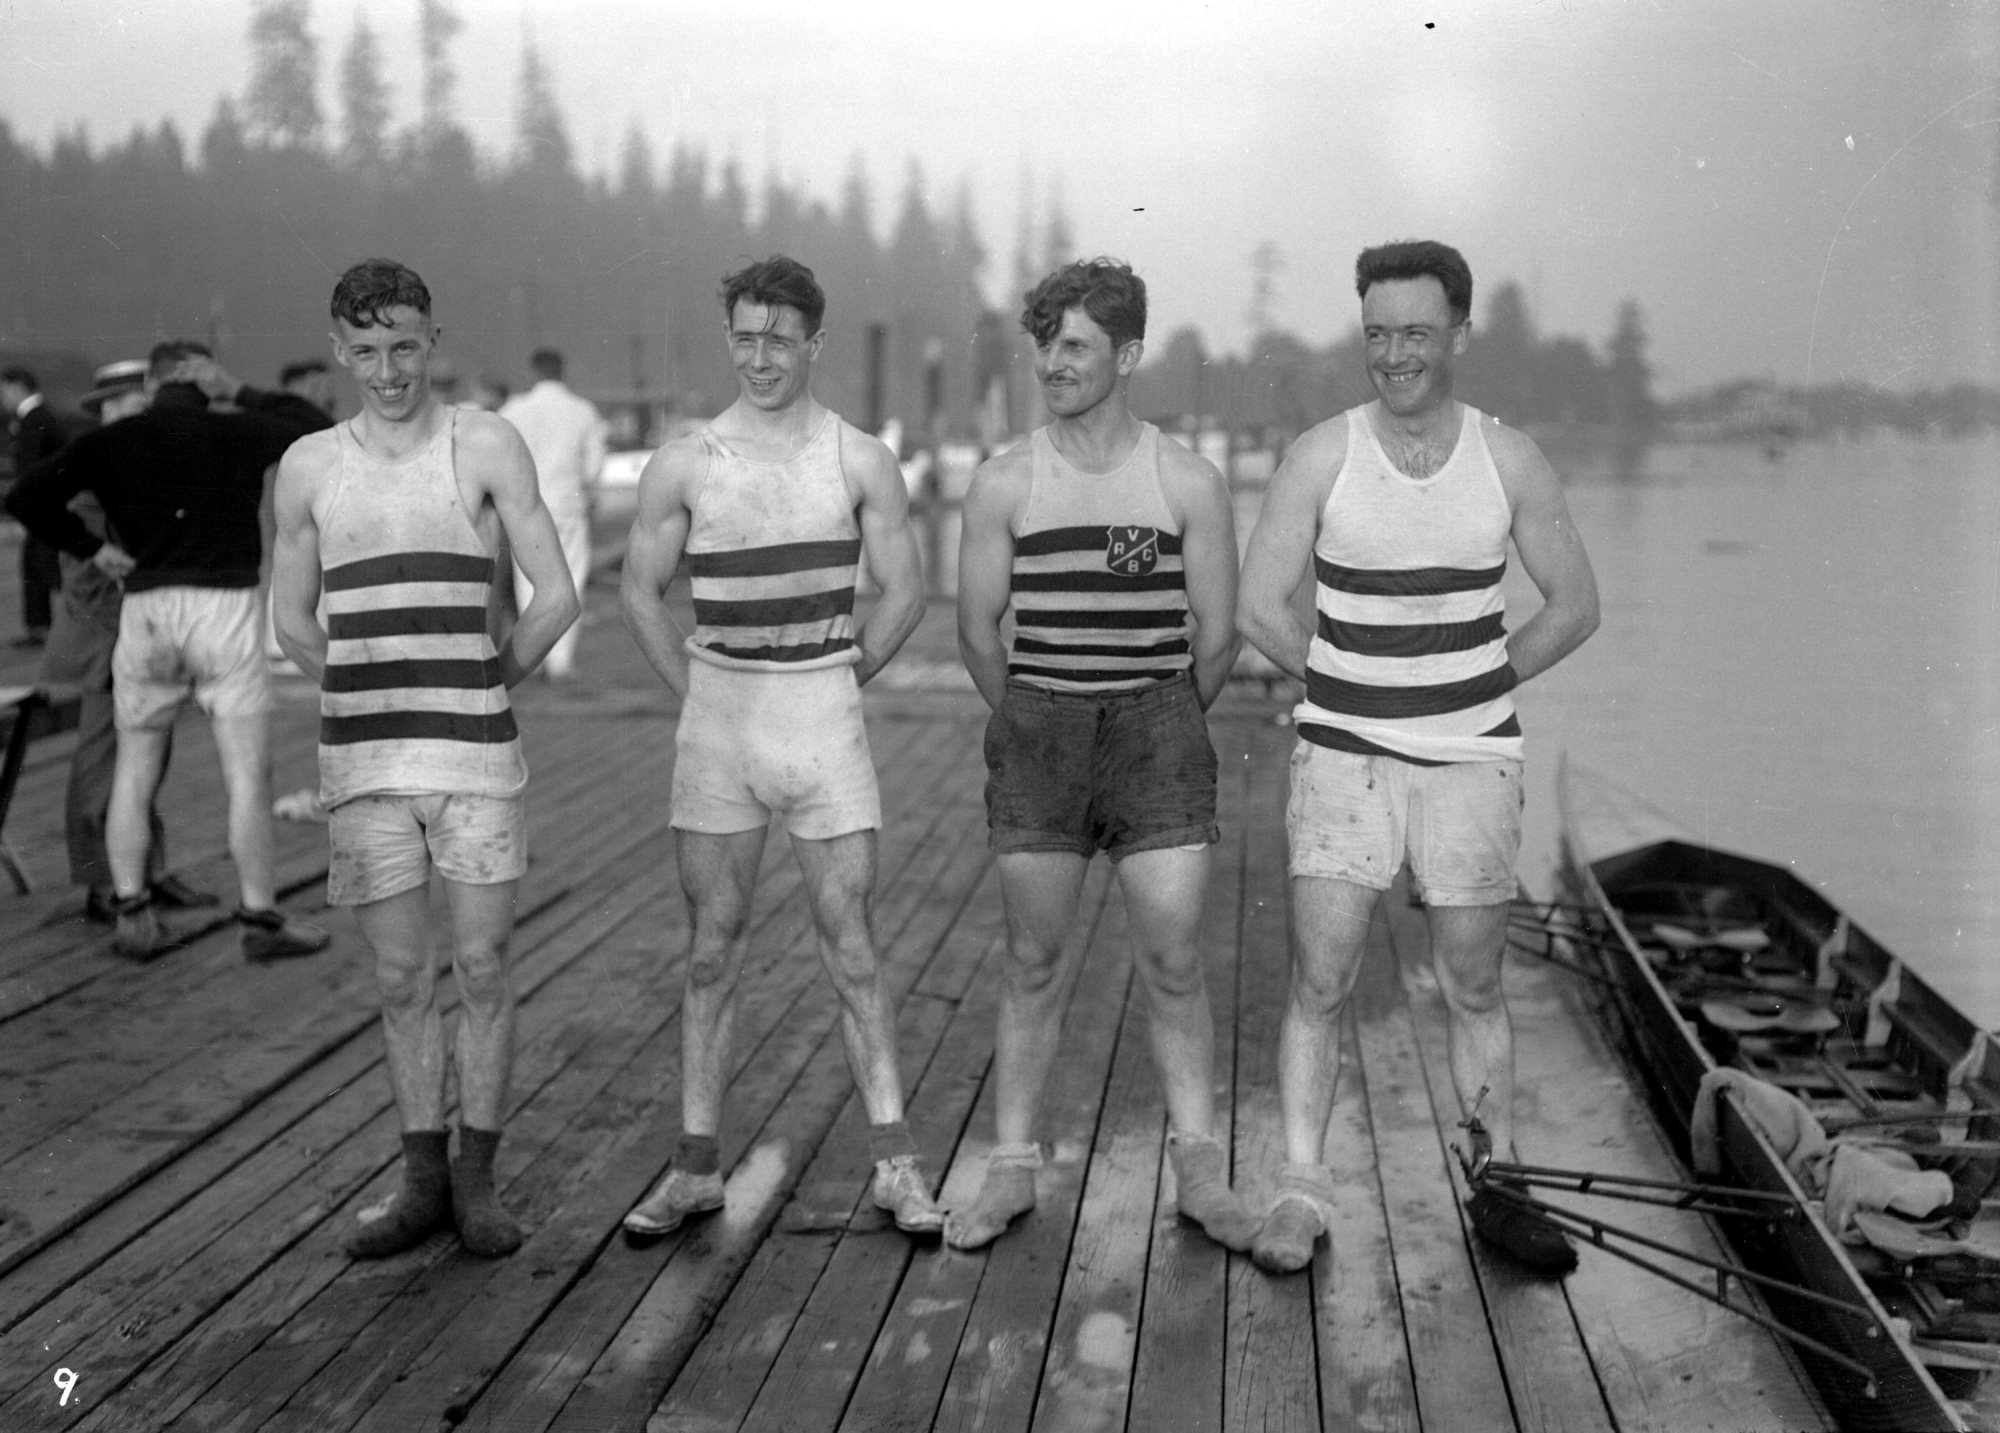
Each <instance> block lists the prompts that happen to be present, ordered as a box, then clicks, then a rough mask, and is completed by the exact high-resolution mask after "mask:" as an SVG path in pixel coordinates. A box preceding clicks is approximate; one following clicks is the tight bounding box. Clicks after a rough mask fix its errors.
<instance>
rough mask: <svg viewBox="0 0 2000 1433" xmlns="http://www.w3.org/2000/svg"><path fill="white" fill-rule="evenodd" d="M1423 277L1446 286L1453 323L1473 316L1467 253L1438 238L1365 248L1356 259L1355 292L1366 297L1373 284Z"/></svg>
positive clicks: (1447, 301)
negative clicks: (1439, 241) (1440, 241)
mask: <svg viewBox="0 0 2000 1433" xmlns="http://www.w3.org/2000/svg"><path fill="white" fill-rule="evenodd" d="M1421 278H1433V279H1436V280H1437V281H1438V282H1439V283H1441V284H1443V285H1444V299H1445V302H1446V303H1447V304H1449V305H1451V321H1452V322H1453V323H1464V322H1465V321H1466V320H1467V319H1469V318H1471V317H1472V269H1471V266H1470V265H1468V264H1467V263H1466V262H1465V255H1463V254H1461V253H1459V252H1458V250H1456V249H1454V248H1452V246H1451V245H1449V244H1440V243H1438V242H1437V241H1436V240H1435V239H1398V240H1397V241H1396V242H1395V243H1393V244H1378V245H1376V246H1375V247H1374V248H1372V249H1363V250H1362V251H1361V255H1360V257H1359V258H1357V259H1355V261H1354V292H1355V293H1356V294H1357V295H1358V296H1359V297H1361V298H1364V299H1365V298H1367V297H1368V287H1369V285H1370V284H1378V283H1381V282H1383V281H1384V280H1387V279H1421Z"/></svg>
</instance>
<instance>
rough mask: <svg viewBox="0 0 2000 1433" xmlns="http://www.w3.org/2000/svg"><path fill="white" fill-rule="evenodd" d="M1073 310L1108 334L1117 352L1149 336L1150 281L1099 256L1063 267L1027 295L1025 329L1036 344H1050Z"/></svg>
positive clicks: (1116, 261)
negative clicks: (1117, 349)
mask: <svg viewBox="0 0 2000 1433" xmlns="http://www.w3.org/2000/svg"><path fill="white" fill-rule="evenodd" d="M1073 308H1080V309H1082V310H1083V311H1084V312H1085V313H1087V314H1089V315H1090V317H1091V320H1092V322H1094V323H1095V324H1096V325H1097V326H1098V327H1099V328H1101V329H1103V330H1104V331H1105V332H1106V333H1108V334H1110V335H1111V345H1112V347H1114V348H1123V347H1124V346H1125V345H1126V344H1128V343H1131V342H1132V341H1133V340H1134V339H1141V338H1144V337H1145V336H1146V281H1145V280H1144V279H1142V278H1140V277H1139V276H1138V275H1137V274H1135V273H1133V272H1132V266H1131V265H1130V264H1127V263H1124V262H1123V261H1121V260H1118V259H1110V258H1105V257H1103V256H1099V257H1098V258H1095V259H1078V260H1077V261H1076V262H1075V263H1072V264H1064V265H1063V266H1062V267H1061V268H1060V269H1057V270H1056V271H1055V272H1054V273H1052V274H1050V275H1049V276H1048V277H1047V278H1045V279H1043V280H1042V281H1041V282H1040V283H1038V284H1036V285H1035V286H1034V287H1033V288H1032V289H1030V290H1029V291H1028V293H1027V295H1026V307H1024V308H1023V309H1022V310H1021V327H1022V328H1023V329H1024V330H1025V331H1026V332H1027V334H1028V336H1029V337H1030V338H1032V339H1034V341H1035V342H1036V343H1038V344H1040V343H1047V342H1048V341H1049V340H1050V339H1052V338H1054V337H1055V336H1056V330H1057V329H1059V328H1061V327H1062V320H1063V315H1064V314H1066V313H1068V312H1069V311H1070V310H1071V309H1073Z"/></svg>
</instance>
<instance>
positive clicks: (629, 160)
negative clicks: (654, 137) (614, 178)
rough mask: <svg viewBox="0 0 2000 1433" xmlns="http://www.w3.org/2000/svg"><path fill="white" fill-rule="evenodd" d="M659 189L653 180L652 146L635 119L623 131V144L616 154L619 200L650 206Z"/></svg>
mask: <svg viewBox="0 0 2000 1433" xmlns="http://www.w3.org/2000/svg"><path fill="white" fill-rule="evenodd" d="M658 193H659V189H658V187H657V184H656V182H655V180H654V178H653V145H652V142H651V141H650V140H648V139H647V138H646V131H645V130H644V129H642V128H641V127H640V125H639V121H637V120H636V119H635V120H633V121H632V123H631V124H630V126H628V127H627V128H626V130H625V143H624V145H623V146H622V147H621V148H620V150H619V153H618V194H619V197H620V198H623V199H628V200H633V201H637V202H639V203H642V204H650V203H652V201H653V200H654V199H655V198H656V197H657V196H658Z"/></svg>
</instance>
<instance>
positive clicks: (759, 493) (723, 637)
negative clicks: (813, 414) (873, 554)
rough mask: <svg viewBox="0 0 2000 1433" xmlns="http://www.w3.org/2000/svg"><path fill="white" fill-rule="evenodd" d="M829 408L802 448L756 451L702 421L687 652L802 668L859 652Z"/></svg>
mask: <svg viewBox="0 0 2000 1433" xmlns="http://www.w3.org/2000/svg"><path fill="white" fill-rule="evenodd" d="M841 427H842V424H841V420H840V418H839V416H838V415H836V414H835V413H834V412H833V411H832V410H830V409H829V410H828V411H827V414H826V417H825V419H824V420H823V421H822V422H821V423H820V426H819V429H818V430H817V431H816V432H815V433H814V434H813V436H812V437H811V438H810V439H809V440H808V441H807V443H806V445H805V447H803V448H801V449H800V450H799V451H798V452H797V453H794V454H793V455H792V456H791V457H789V458H787V459H785V460H784V461H783V462H777V463H768V462H760V461H758V460H756V459H754V458H746V457H743V456H742V455H740V454H738V453H737V452H736V451H735V450H734V449H732V448H731V447H730V446H729V445H728V444H727V443H726V442H724V441H723V439H722V438H720V437H719V436H717V434H716V432H715V430H714V429H713V428H708V427H704V428H703V429H702V430H701V443H702V447H703V448H704V449H705V450H706V452H707V454H708V466H707V468H706V470H705V471H704V472H703V474H702V479H701V487H700V489H699V491H697V492H696V493H695V495H694V500H693V502H692V504H691V510H692V516H691V518H690V520H689V524H688V537H687V546H686V548H685V549H684V552H685V556H686V561H687V568H688V577H689V579H690V585H691V586H692V587H693V590H694V635H693V636H692V637H690V638H688V643H687V650H688V653H689V655H690V656H693V657H697V658H699V659H701V660H702V661H704V662H709V663H712V664H714V665H716V666H719V667H735V668H738V669H744V670H750V671H770V672H802V671H808V670H811V669H812V668H815V667H831V666H839V665H843V664H849V663H853V662H858V661H860V660H861V649H860V648H859V647H857V646H856V645H855V643H854V581H855V575H856V573H857V571H858V569H859V567H860V562H861V525H860V523H859V522H858V521H857V520H856V518H855V516H854V508H855V499H854V494H853V493H852V492H850V491H849V490H848V486H847V479H846V476H845V474H844V472H843V470H842V468H841V464H840V430H841Z"/></svg>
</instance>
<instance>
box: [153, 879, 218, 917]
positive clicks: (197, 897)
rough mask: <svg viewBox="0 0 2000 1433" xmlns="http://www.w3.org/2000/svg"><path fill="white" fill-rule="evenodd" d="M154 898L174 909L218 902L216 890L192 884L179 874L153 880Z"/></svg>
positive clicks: (210, 904)
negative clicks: (206, 889) (204, 888)
mask: <svg viewBox="0 0 2000 1433" xmlns="http://www.w3.org/2000/svg"><path fill="white" fill-rule="evenodd" d="M153 899H154V900H155V901H156V902H158V903H159V904H160V905H163V906H168V907H171V908H172V909H174V910H188V909H190V908H192V907H194V906H212V905H215V904H216V903H217V897H216V894H215V892H214V891H204V890H203V889H202V888H201V887H199V886H191V885H189V884H188V883H187V882H186V881H184V880H182V879H181V878H180V877H179V876H176V875H172V874H168V875H163V876H161V877H160V878H159V879H158V880H156V881H154V882H153Z"/></svg>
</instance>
